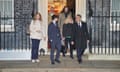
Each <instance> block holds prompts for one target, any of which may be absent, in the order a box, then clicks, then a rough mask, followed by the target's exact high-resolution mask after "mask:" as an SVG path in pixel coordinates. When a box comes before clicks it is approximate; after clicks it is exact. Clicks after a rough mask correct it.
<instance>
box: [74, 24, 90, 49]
mask: <svg viewBox="0 0 120 72" xmlns="http://www.w3.org/2000/svg"><path fill="white" fill-rule="evenodd" d="M81 24H82V26H81V27H80V26H79V25H78V24H77V23H75V24H74V40H75V47H76V48H81V49H82V48H84V49H85V48H87V40H89V34H88V28H87V24H86V23H85V22H81Z"/></svg>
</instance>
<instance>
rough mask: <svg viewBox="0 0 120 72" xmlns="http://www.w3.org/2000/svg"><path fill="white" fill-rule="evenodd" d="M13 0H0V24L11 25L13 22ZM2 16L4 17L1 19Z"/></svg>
mask: <svg viewBox="0 0 120 72" xmlns="http://www.w3.org/2000/svg"><path fill="white" fill-rule="evenodd" d="M13 3H14V2H13V0H0V12H1V17H2V20H1V24H2V25H11V24H13V21H14V20H13V17H14V10H13V8H14V7H13ZM3 18H4V19H3Z"/></svg>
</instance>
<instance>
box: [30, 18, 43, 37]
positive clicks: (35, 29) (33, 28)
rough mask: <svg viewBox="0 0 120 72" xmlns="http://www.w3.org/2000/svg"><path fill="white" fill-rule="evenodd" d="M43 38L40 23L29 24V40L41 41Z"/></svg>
mask: <svg viewBox="0 0 120 72" xmlns="http://www.w3.org/2000/svg"><path fill="white" fill-rule="evenodd" d="M44 36H45V34H44V29H43V26H42V22H40V21H39V20H36V21H33V20H32V21H31V24H30V38H32V39H42V38H43V37H44Z"/></svg>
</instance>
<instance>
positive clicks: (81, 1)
mask: <svg viewBox="0 0 120 72" xmlns="http://www.w3.org/2000/svg"><path fill="white" fill-rule="evenodd" d="M76 14H81V15H82V20H83V21H86V0H76Z"/></svg>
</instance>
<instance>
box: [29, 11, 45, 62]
mask: <svg viewBox="0 0 120 72" xmlns="http://www.w3.org/2000/svg"><path fill="white" fill-rule="evenodd" d="M44 37H45V36H44V31H43V25H42V17H41V14H40V13H36V14H35V16H34V18H33V20H32V21H31V24H30V38H31V40H32V51H31V54H32V56H31V59H32V62H39V59H38V50H39V44H40V41H41V39H43V38H44Z"/></svg>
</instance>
